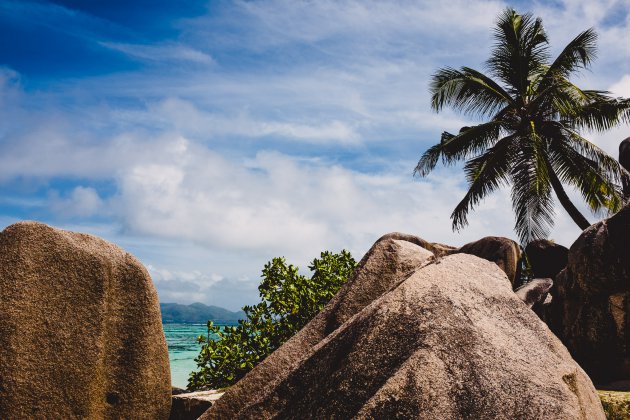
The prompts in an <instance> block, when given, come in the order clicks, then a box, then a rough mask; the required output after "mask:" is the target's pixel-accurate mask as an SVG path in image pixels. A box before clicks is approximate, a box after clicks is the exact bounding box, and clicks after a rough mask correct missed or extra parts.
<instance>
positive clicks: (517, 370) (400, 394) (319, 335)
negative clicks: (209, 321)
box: [201, 239, 605, 419]
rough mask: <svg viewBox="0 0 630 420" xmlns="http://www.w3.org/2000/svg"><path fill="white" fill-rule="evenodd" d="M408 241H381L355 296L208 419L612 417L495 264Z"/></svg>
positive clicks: (363, 268) (354, 284) (255, 373)
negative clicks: (435, 254) (434, 252)
mask: <svg viewBox="0 0 630 420" xmlns="http://www.w3.org/2000/svg"><path fill="white" fill-rule="evenodd" d="M405 242H406V241H401V240H399V239H384V240H381V241H379V242H377V243H376V244H375V245H374V247H373V248H372V249H371V250H370V252H369V253H368V254H367V255H366V257H365V258H364V259H363V260H362V262H361V265H360V266H359V268H358V269H357V270H356V271H355V274H354V276H353V278H352V280H351V282H349V283H348V288H355V289H357V290H355V291H354V292H353V293H354V295H352V294H351V293H350V291H345V293H340V294H339V295H338V296H336V297H335V301H334V302H331V304H329V305H328V306H327V307H326V309H325V310H324V312H323V313H322V314H320V315H318V317H316V318H315V319H314V320H313V321H311V323H310V324H308V325H307V326H306V327H305V328H304V329H303V330H302V331H300V332H299V333H298V336H296V337H294V338H293V339H291V340H289V341H288V342H287V343H286V344H285V345H284V346H282V347H281V348H280V349H278V350H277V351H276V352H274V353H273V354H272V355H271V356H270V357H269V358H267V360H265V361H264V362H263V363H262V364H260V365H259V366H258V367H256V368H255V369H254V370H252V371H251V372H250V373H249V374H248V375H247V376H245V378H243V379H242V380H241V381H240V382H238V383H237V384H236V385H235V386H234V387H232V388H231V389H229V390H228V391H227V392H226V394H225V395H224V396H223V397H222V398H221V399H220V400H219V401H217V402H216V404H215V405H214V406H213V407H211V408H210V409H209V410H208V411H207V412H206V413H205V414H204V415H203V416H202V417H201V418H202V419H212V418H225V419H227V418H230V419H232V418H257V419H259V418H301V419H308V418H426V419H456V418H475V419H513V418H527V419H549V418H554V419H604V418H605V417H604V414H603V411H602V406H601V403H600V402H599V398H598V396H597V393H596V391H595V389H594V388H593V385H592V383H591V381H590V379H589V378H588V377H587V376H586V374H585V373H584V372H583V371H582V369H581V368H580V367H579V366H578V365H577V364H576V363H575V362H574V361H573V360H572V359H571V357H570V355H569V353H568V351H567V350H566V348H565V347H564V346H563V345H562V344H561V343H560V341H559V340H558V339H557V338H556V337H555V336H554V335H553V334H552V333H551V332H550V331H549V329H548V328H547V327H546V326H545V325H544V323H542V322H541V321H540V320H539V319H538V317H537V316H536V315H535V314H534V313H533V312H532V311H531V310H530V309H528V307H527V306H526V305H525V304H524V303H523V302H522V301H521V300H520V299H519V298H518V297H517V296H516V294H515V293H514V292H513V291H512V287H511V284H510V282H509V281H508V279H507V278H506V275H505V274H504V273H503V272H502V271H501V270H500V269H499V268H498V267H497V265H496V264H493V263H490V262H488V261H485V260H482V259H480V258H478V257H476V256H473V255H466V254H457V255H450V256H445V257H443V258H441V259H436V260H434V259H427V258H426V257H424V255H426V251H425V250H423V249H422V248H419V247H416V246H414V245H412V244H411V243H409V242H407V243H405ZM414 253H416V254H418V256H416V257H415V258H414ZM432 261H434V262H432ZM402 267H405V268H404V269H402ZM414 267H415V268H414ZM410 274H411V275H410ZM382 283H385V284H386V285H387V287H384V286H383V285H382ZM362 289H363V290H368V291H369V290H374V291H375V293H371V294H370V293H368V294H370V295H371V296H370V297H368V296H367V295H362V294H361V293H359V292H360V290H362ZM351 296H352V297H351ZM355 296H356V297H357V299H358V300H360V301H361V302H362V303H361V305H353V304H352V302H350V301H351V300H353V299H355ZM370 299H372V301H371V302H370V303H367V304H366V302H367V301H368V300H370ZM342 302H343V303H342ZM344 307H345V308H352V309H351V310H348V311H347V312H345V315H340V316H331V315H334V312H335V311H341V308H344ZM333 308H336V309H335V310H333ZM341 313H344V312H343V311H342V312H341ZM322 318H323V319H322ZM330 319H332V320H334V322H333V324H332V327H334V329H333V330H329V329H327V328H325V327H324V326H325V325H330V324H329V322H328V321H330ZM339 322H341V323H339ZM276 353H277V354H276ZM295 353H297V355H296V354H295Z"/></svg>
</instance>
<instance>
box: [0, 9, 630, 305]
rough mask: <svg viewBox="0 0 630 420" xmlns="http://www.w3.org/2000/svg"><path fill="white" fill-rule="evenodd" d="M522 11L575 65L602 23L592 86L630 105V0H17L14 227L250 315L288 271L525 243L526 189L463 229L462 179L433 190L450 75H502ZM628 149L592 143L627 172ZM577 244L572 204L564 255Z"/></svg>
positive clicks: (175, 296) (8, 188)
mask: <svg viewBox="0 0 630 420" xmlns="http://www.w3.org/2000/svg"><path fill="white" fill-rule="evenodd" d="M509 5H511V6H513V7H516V8H517V9H518V10H519V11H530V12H533V13H534V14H535V15H537V16H540V17H542V19H543V22H544V24H545V27H546V29H547V30H548V32H549V35H550V38H551V46H552V51H554V52H556V53H557V52H558V51H559V49H560V48H562V47H563V46H564V45H565V44H566V43H567V42H569V41H570V40H571V39H572V38H573V37H574V36H575V35H577V33H578V32H580V31H581V30H584V29H586V28H588V27H595V28H596V30H597V31H598V33H599V55H598V59H597V61H596V62H595V63H594V64H593V67H592V70H591V71H589V72H585V73H584V74H583V75H582V76H581V77H580V78H579V79H578V80H577V82H579V83H580V84H581V85H583V86H585V87H588V88H597V89H606V90H610V91H612V92H613V93H614V94H615V95H619V96H625V97H630V42H628V39H629V38H630V17H629V12H630V1H612V0H611V1H608V0H602V1H582V0H579V1H555V2H518V3H505V2H502V1H479V0H473V1H463V0H454V1H452V2H448V4H446V2H436V1H413V2H412V1H391V2H389V1H343V0H342V1H328V0H322V1H317V2H302V1H297V0H291V1H289V0H284V1H283V0H269V1H252V2H245V1H232V2H228V1H209V2H208V1H188V2H172V1H148V0H143V1H134V2H128V1H89V2H85V1H79V0H76V1H56V2H49V1H28V0H20V1H12V0H0V115H1V117H0V228H3V227H4V226H7V225H9V224H11V223H13V222H15V221H18V220H23V219H34V220H40V221H43V222H46V223H49V224H51V225H54V226H58V227H61V228H66V229H71V230H77V231H83V232H89V233H93V234H96V235H99V236H102V237H104V238H106V239H108V240H111V241H113V242H115V243H117V244H118V245H120V246H122V247H123V248H125V249H127V250H129V251H131V252H133V253H134V254H135V255H137V256H138V257H139V258H140V260H141V261H142V262H143V263H144V264H145V265H146V266H147V267H148V268H149V270H150V272H151V274H152V276H153V278H154V281H155V282H156V285H157V288H158V292H159V294H160V297H161V300H162V301H178V302H184V303H188V302H193V301H201V302H204V303H208V304H216V305H221V306H225V307H228V308H231V309H236V308H238V307H240V306H242V305H244V304H248V303H253V302H254V301H255V300H256V296H257V292H256V286H257V284H258V281H259V275H260V270H261V269H262V266H263V264H264V262H266V261H267V260H269V259H271V258H272V257H274V256H280V255H284V256H286V257H287V259H288V260H289V261H291V262H294V263H296V264H299V265H300V266H302V267H304V266H306V264H307V263H308V262H309V261H310V260H312V258H314V257H315V256H317V255H318V254H319V252H320V251H322V250H325V249H330V250H334V251H337V250H340V249H342V248H346V249H349V250H351V251H352V252H353V254H354V255H355V257H356V258H360V257H361V255H362V254H363V253H364V252H365V251H366V250H367V249H368V248H369V246H370V245H371V244H372V243H373V242H374V240H376V239H377V238H378V237H379V236H381V235H382V234H384V233H387V232H390V231H396V230H397V231H404V232H408V233H413V234H416V235H418V236H421V237H423V238H425V239H427V240H431V241H438V242H445V243H450V244H453V245H459V244H463V243H465V242H468V241H472V240H475V239H478V238H480V237H482V236H486V235H504V236H509V237H514V234H513V232H512V226H513V224H514V221H513V215H512V212H511V207H510V203H509V195H508V192H507V191H501V192H499V193H497V194H495V195H494V196H492V197H491V198H489V199H487V200H486V201H484V202H483V203H482V204H481V205H480V206H479V208H478V209H477V211H475V212H474V213H473V214H472V216H471V217H470V222H471V223H470V226H469V227H468V228H467V229H465V230H463V231H461V232H460V233H453V232H452V231H451V229H450V220H449V215H450V213H451V211H452V209H453V208H454V207H455V205H456V204H457V202H458V201H459V199H461V197H462V196H463V193H464V191H465V184H464V180H463V175H462V173H461V171H460V170H459V168H457V167H455V168H441V169H439V170H437V171H436V172H435V173H434V174H432V175H431V176H430V177H428V178H426V179H422V180H418V179H413V178H412V169H413V167H414V165H415V163H416V161H417V159H418V158H419V156H420V155H421V154H422V152H423V151H424V150H425V149H426V148H427V147H429V146H430V145H432V144H434V143H435V142H436V141H437V140H438V139H439V134H440V133H441V132H442V131H444V130H448V131H457V130H458V129H459V127H461V126H463V125H467V124H470V121H468V120H466V118H464V117H463V116H461V115H457V114H454V113H452V112H450V111H445V112H442V113H440V114H435V113H433V112H432V111H431V110H430V107H429V95H428V83H429V78H430V75H431V73H432V72H434V71H435V70H436V69H438V68H439V67H442V66H447V65H449V66H454V67H459V66H462V65H467V66H471V67H476V68H481V67H482V65H483V61H484V60H485V58H486V57H487V54H488V51H489V49H490V47H491V45H492V38H491V28H492V24H493V22H494V20H495V18H496V16H497V14H498V13H499V12H500V11H501V10H502V9H504V8H505V7H506V6H509ZM629 135H630V128H629V127H627V126H625V127H620V128H619V129H616V130H613V131H611V132H609V133H606V134H604V135H590V138H591V139H592V140H593V141H595V142H596V143H598V144H599V145H600V146H601V147H602V148H604V149H605V150H607V151H608V152H609V153H611V154H612V155H615V156H616V149H617V145H618V143H619V141H620V140H621V139H623V138H625V137H628V136H629ZM590 220H592V221H595V220H597V218H596V217H595V216H592V215H591V216H590ZM578 234H579V231H578V230H577V228H576V227H575V226H573V224H572V222H571V221H570V220H569V218H568V216H566V214H565V213H564V211H563V210H562V209H561V208H557V220H556V229H555V230H554V232H553V234H552V238H554V239H556V240H557V241H559V242H560V243H564V244H565V245H570V243H571V242H572V241H573V240H574V239H575V237H576V236H577V235H578Z"/></svg>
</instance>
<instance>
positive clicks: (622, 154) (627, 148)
mask: <svg viewBox="0 0 630 420" xmlns="http://www.w3.org/2000/svg"><path fill="white" fill-rule="evenodd" d="M619 163H620V164H621V166H623V167H624V168H625V169H626V171H628V172H630V137H628V138H627V139H625V140H622V142H621V143H620V144H619ZM623 195H624V196H625V197H626V199H628V198H630V183H628V182H626V181H625V180H623Z"/></svg>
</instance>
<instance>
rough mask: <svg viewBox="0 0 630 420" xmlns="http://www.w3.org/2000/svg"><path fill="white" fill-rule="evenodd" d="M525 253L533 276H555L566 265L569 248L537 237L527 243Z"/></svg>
mask: <svg viewBox="0 0 630 420" xmlns="http://www.w3.org/2000/svg"><path fill="white" fill-rule="evenodd" d="M525 254H526V255H527V259H528V260H529V264H530V265H531V267H532V274H533V275H534V277H547V278H551V279H553V278H555V277H556V276H557V275H558V273H560V272H561V271H562V270H564V268H565V267H566V266H567V262H568V260H569V249H568V248H566V247H564V246H562V245H560V244H557V243H555V242H552V241H549V240H547V239H537V240H534V241H532V242H530V243H528V244H527V246H526V247H525Z"/></svg>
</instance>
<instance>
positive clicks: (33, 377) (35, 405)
mask: <svg viewBox="0 0 630 420" xmlns="http://www.w3.org/2000/svg"><path fill="white" fill-rule="evenodd" d="M170 399H171V384H170V372H169V362H168V351H167V347H166V342H165V338H164V332H163V330H162V324H161V318H160V308H159V303H158V298H157V294H156V291H155V288H154V286H153V284H152V282H151V278H150V276H149V274H148V273H147V271H146V270H145V268H144V267H143V266H142V265H141V264H140V263H139V262H138V261H137V260H136V259H135V258H134V257H133V256H132V255H130V254H128V253H127V252H125V251H123V250H122V249H120V248H118V247H116V246H115V245H112V244H111V243H108V242H106V241H104V240H102V239H99V238H96V237H94V236H90V235H85V234H80V233H73V232H67V231H63V230H59V229H54V228H52V227H49V226H46V225H44V224H41V223H35V222H23V223H17V224H14V225H11V226H9V227H7V228H6V229H5V230H4V231H2V232H1V233H0V418H3V419H5V418H6V419H35V418H47V419H74V418H85V419H124V418H128V419H132V418H133V419H151V420H155V419H158V420H159V419H167V418H168V416H169V410H170Z"/></svg>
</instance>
